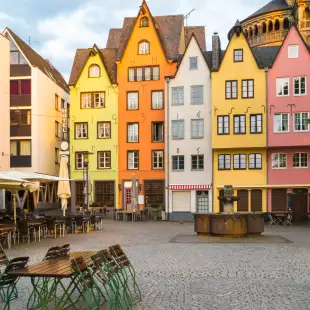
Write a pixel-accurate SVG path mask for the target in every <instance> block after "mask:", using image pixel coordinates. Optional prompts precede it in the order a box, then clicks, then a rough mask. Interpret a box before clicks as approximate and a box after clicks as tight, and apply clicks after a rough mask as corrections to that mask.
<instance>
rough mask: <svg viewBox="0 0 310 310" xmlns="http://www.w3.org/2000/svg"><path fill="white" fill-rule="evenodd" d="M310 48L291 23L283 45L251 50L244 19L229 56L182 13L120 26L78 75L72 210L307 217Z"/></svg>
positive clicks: (89, 53) (145, 14) (147, 15)
mask: <svg viewBox="0 0 310 310" xmlns="http://www.w3.org/2000/svg"><path fill="white" fill-rule="evenodd" d="M309 62H310V58H309V49H308V46H307V45H306V43H305V42H304V39H303V38H302V36H301V35H300V33H299V30H298V28H297V27H296V26H295V25H294V24H291V25H290V28H289V30H288V31H287V34H286V36H285V38H284V40H283V42H282V44H281V45H280V46H276V45H275V46H273V45H270V46H263V47H250V45H249V40H248V38H247V37H246V35H245V34H244V31H243V30H242V26H241V24H240V23H239V22H237V23H236V24H235V26H234V27H233V28H232V29H231V31H230V32H229V44H228V46H227V48H226V50H222V49H221V43H220V37H219V35H218V34H214V35H213V38H212V50H211V51H206V42H205V30H204V27H200V26H197V27H186V26H184V18H183V16H181V15H169V16H152V14H151V12H150V10H149V8H148V6H147V4H146V2H145V1H143V3H142V5H141V7H140V9H139V12H138V15H137V17H136V18H125V19H124V24H123V27H122V28H119V29H118V28H117V29H111V30H110V33H109V37H108V41H107V46H106V48H105V49H100V48H98V47H97V46H96V45H94V46H93V47H92V48H89V49H78V50H77V52H76V56H75V59H74V63H73V67H72V72H71V77H70V82H69V86H70V102H71V118H70V120H71V124H70V127H71V134H70V142H71V147H70V151H71V163H70V166H71V177H72V178H73V179H75V180H76V186H75V189H74V193H75V194H74V197H73V203H74V204H77V205H79V204H80V205H83V204H84V203H85V194H84V182H83V180H85V162H87V173H88V175H89V176H90V185H91V188H92V201H93V202H95V203H97V204H99V205H105V206H110V207H116V208H125V209H126V208H127V207H128V205H130V204H131V186H132V181H131V180H132V177H133V175H135V177H136V179H137V185H138V189H139V191H138V197H137V198H138V201H139V203H140V205H141V207H142V206H154V205H156V206H164V207H165V210H166V212H167V213H168V215H169V219H170V220H191V219H192V217H193V213H196V212H202V213H204V212H211V211H213V212H219V211H223V209H222V206H221V204H220V202H219V200H218V197H219V196H221V195H223V188H224V185H227V184H229V185H233V186H234V190H235V195H236V196H238V197H239V201H238V202H237V203H236V204H235V211H240V212H246V211H284V210H287V209H288V208H292V209H293V211H294V215H295V218H296V219H299V218H303V217H304V216H305V215H306V213H307V212H308V200H309V199H308V189H309V188H310V180H308V179H309V158H308V157H309V148H310V127H309V126H310V125H309V119H310V117H309V113H310V107H309V97H308V86H309V81H308V72H309V69H308V68H309V67H308V65H309Z"/></svg>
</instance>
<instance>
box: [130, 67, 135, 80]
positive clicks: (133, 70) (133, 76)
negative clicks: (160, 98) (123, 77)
mask: <svg viewBox="0 0 310 310" xmlns="http://www.w3.org/2000/svg"><path fill="white" fill-rule="evenodd" d="M134 80H135V69H134V68H129V69H128V81H129V82H133V81H134Z"/></svg>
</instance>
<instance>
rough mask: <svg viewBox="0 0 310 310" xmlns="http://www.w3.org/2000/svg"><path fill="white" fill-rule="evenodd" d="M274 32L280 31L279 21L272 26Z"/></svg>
mask: <svg viewBox="0 0 310 310" xmlns="http://www.w3.org/2000/svg"><path fill="white" fill-rule="evenodd" d="M274 30H275V31H277V30H280V22H279V20H278V19H277V20H276V22H275V24H274Z"/></svg>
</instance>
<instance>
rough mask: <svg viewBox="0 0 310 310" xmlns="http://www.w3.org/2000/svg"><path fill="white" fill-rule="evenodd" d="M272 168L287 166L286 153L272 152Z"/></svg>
mask: <svg viewBox="0 0 310 310" xmlns="http://www.w3.org/2000/svg"><path fill="white" fill-rule="evenodd" d="M271 159H272V169H283V168H286V154H284V153H277V154H272V156H271Z"/></svg>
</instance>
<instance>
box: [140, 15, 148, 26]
mask: <svg viewBox="0 0 310 310" xmlns="http://www.w3.org/2000/svg"><path fill="white" fill-rule="evenodd" d="M148 26H149V19H148V18H147V17H143V18H142V19H141V21H140V27H142V28H143V27H148Z"/></svg>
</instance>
